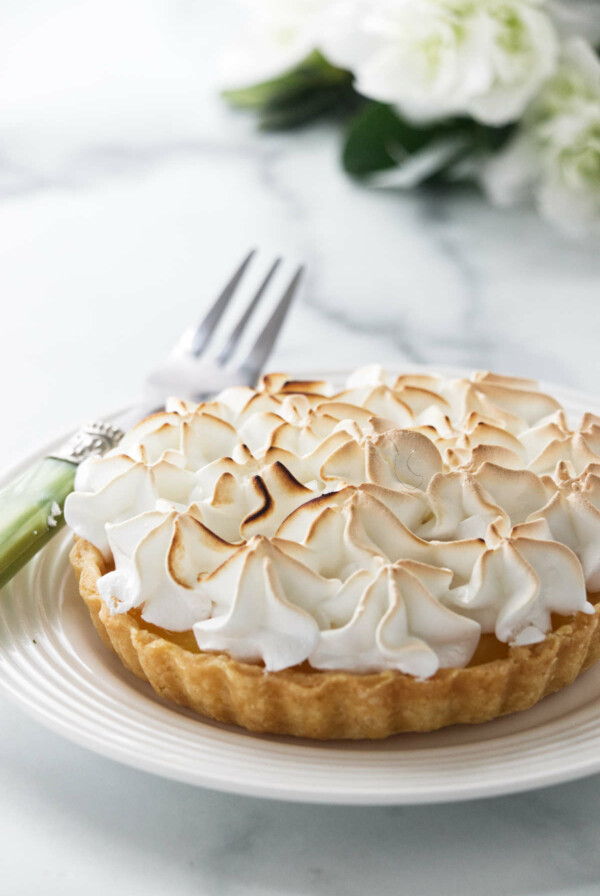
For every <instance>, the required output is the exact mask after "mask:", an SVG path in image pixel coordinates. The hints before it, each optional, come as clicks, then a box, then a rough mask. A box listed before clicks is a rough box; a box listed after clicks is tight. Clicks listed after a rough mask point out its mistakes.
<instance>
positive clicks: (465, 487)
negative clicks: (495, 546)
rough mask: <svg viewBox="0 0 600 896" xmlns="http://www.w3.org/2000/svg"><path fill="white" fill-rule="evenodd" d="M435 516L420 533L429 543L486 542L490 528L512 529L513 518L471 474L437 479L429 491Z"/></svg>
mask: <svg viewBox="0 0 600 896" xmlns="http://www.w3.org/2000/svg"><path fill="white" fill-rule="evenodd" d="M426 498H427V502H428V504H429V507H430V509H431V514H430V516H429V518H428V519H427V520H425V521H424V522H423V523H422V524H421V526H420V527H419V528H418V529H417V530H416V534H418V535H419V537H420V538H425V539H427V541H432V540H435V541H462V540H464V539H468V538H485V537H486V534H487V531H488V528H489V527H490V526H493V525H496V526H502V528H504V529H506V528H508V529H510V527H511V523H510V518H509V516H508V514H507V513H506V511H505V510H503V509H502V508H501V507H500V506H499V505H498V504H496V503H495V502H494V501H493V500H492V499H491V498H490V497H489V495H488V494H487V493H486V491H485V490H484V488H483V487H482V486H481V485H480V483H479V482H477V480H476V479H475V478H474V477H473V476H471V475H469V474H468V473H445V474H438V475H436V476H434V477H433V479H432V480H431V482H430V483H429V487H428V489H427V495H426Z"/></svg>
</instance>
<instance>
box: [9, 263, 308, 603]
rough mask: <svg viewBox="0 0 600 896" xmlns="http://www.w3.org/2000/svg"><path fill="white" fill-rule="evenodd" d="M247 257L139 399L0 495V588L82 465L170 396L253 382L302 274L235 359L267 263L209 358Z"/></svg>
mask: <svg viewBox="0 0 600 896" xmlns="http://www.w3.org/2000/svg"><path fill="white" fill-rule="evenodd" d="M255 254H256V250H254V249H253V250H252V251H251V252H250V253H249V254H248V255H247V256H246V257H245V258H244V260H243V261H242V263H241V264H240V265H239V267H238V268H237V270H236V271H235V273H234V274H233V276H232V277H231V279H230V280H229V281H228V283H227V284H226V286H225V287H224V288H223V290H222V292H221V293H220V295H219V297H218V298H217V300H216V301H215V303H214V304H213V305H212V307H211V308H210V310H209V311H208V313H207V314H206V315H205V317H204V318H203V319H202V321H201V322H200V323H199V324H198V325H197V326H196V327H192V328H191V329H189V330H186V331H185V333H184V334H183V336H182V337H181V339H180V340H179V341H178V342H177V343H176V345H175V346H174V347H173V349H172V350H171V351H170V352H169V354H168V355H167V356H166V358H164V359H163V361H162V362H161V363H160V364H159V365H158V366H157V367H156V368H155V369H154V370H153V371H152V372H151V373H150V375H149V376H148V377H147V378H146V381H145V384H144V392H143V395H142V397H141V399H140V401H139V402H137V403H136V404H135V406H134V407H133V408H130V409H128V410H127V411H125V412H124V413H123V414H121V415H119V416H118V417H115V418H111V420H110V421H94V422H92V423H88V424H86V425H85V426H83V427H82V428H81V429H79V430H78V431H77V432H76V433H75V434H74V435H73V436H72V437H71V438H70V439H69V440H68V442H66V444H64V445H62V446H61V447H60V448H59V449H57V450H56V451H54V452H52V454H51V455H49V456H48V457H46V458H45V459H44V460H43V461H42V462H41V463H39V464H37V465H36V466H35V467H33V468H30V469H28V470H26V471H25V472H24V473H22V474H21V475H20V476H19V478H18V479H16V480H15V481H14V482H11V483H10V484H9V485H7V486H5V487H4V488H3V489H2V490H1V491H0V588H1V587H2V586H3V585H4V584H5V583H6V582H8V580H9V579H11V578H12V577H13V576H14V574H15V573H16V572H17V571H18V570H19V569H20V568H21V567H22V566H23V565H24V564H25V563H26V562H27V561H28V560H29V559H30V558H31V557H33V556H34V554H36V553H37V552H38V551H39V550H40V548H42V547H43V546H44V545H45V544H46V543H47V542H48V541H49V540H50V538H51V537H52V536H53V535H54V534H55V533H56V532H57V531H58V530H59V529H60V528H61V526H62V524H63V522H64V518H63V507H64V502H65V499H66V497H67V495H68V494H69V493H70V492H71V491H72V490H73V485H74V481H75V473H76V470H77V466H78V465H79V464H80V463H81V462H82V461H83V460H85V459H87V458H88V457H94V456H101V455H102V454H105V453H106V452H107V451H108V450H110V449H111V448H114V447H115V446H116V445H118V443H119V441H120V440H121V438H122V437H123V434H124V432H125V431H127V429H130V428H131V426H133V425H134V424H135V423H137V422H138V421H139V420H141V419H142V418H143V417H145V416H147V415H148V414H150V413H153V412H155V411H158V410H160V409H161V408H162V407H164V403H165V400H166V399H167V398H168V397H169V396H171V395H176V396H177V397H180V398H186V399H191V400H192V401H198V402H199V401H202V400H204V399H205V398H207V397H209V396H210V395H212V394H214V393H215V392H219V391H220V390H221V389H224V388H226V387H228V386H233V385H247V386H251V385H253V384H254V383H255V381H256V379H257V377H258V375H259V373H260V372H261V370H262V368H263V366H264V364H265V362H266V360H267V358H268V357H269V355H270V353H271V351H272V349H273V346H274V344H275V341H276V339H277V336H278V335H279V331H280V330H281V327H282V325H283V322H284V320H285V317H286V315H287V312H288V310H289V308H290V305H291V303H292V300H293V298H294V296H295V295H296V293H297V290H298V286H299V283H300V280H301V277H302V273H303V267H302V266H300V267H299V268H298V269H297V270H296V272H295V273H294V275H293V277H292V279H291V280H290V281H289V282H288V284H287V286H286V287H285V289H284V290H283V294H282V295H281V297H280V298H279V301H278V302H277V304H276V306H275V308H274V310H273V311H272V313H271V315H270V317H269V319H268V320H267V322H266V324H265V326H264V327H263V328H262V330H261V332H260V333H259V335H258V336H257V338H256V340H255V341H254V343H253V344H252V346H251V348H250V349H249V350H248V351H247V352H245V353H244V354H243V356H242V357H241V358H240V359H238V360H237V361H235V360H233V359H234V355H235V353H236V349H237V348H238V346H239V344H240V340H241V338H242V336H243V335H244V333H245V332H246V331H247V329H248V324H249V322H250V319H251V317H252V315H253V314H254V312H255V311H256V309H257V308H258V306H259V305H260V304H261V302H262V299H263V297H264V296H265V295H266V294H267V293H268V291H269V290H268V287H269V285H270V284H271V281H272V279H273V277H274V275H275V272H276V270H277V268H278V267H279V265H280V263H281V259H280V258H277V259H275V261H274V262H273V264H272V265H271V266H270V268H269V269H268V272H267V274H266V276H265V277H264V278H263V279H262V281H261V283H260V285H259V287H258V289H257V290H256V291H255V293H254V295H253V296H252V298H251V300H250V302H249V303H248V305H247V306H246V308H245V311H244V312H243V314H242V315H241V317H240V319H239V320H238V322H237V324H236V325H235V327H234V328H233V329H232V330H231V332H230V333H229V335H228V337H227V339H226V340H225V342H224V344H223V345H222V346H221V348H220V349H218V351H217V353H216V354H211V351H210V350H211V348H212V347H213V345H214V343H215V342H216V339H215V336H216V333H217V329H218V326H219V323H220V321H221V319H222V317H223V315H224V313H225V311H226V309H227V307H228V306H229V304H230V302H231V300H232V299H233V297H234V295H236V294H237V292H238V287H239V284H240V282H241V281H242V279H243V277H244V274H245V273H246V270H247V269H248V267H249V265H250V263H251V261H252V259H253V257H254V256H255Z"/></svg>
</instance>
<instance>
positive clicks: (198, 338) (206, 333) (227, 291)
mask: <svg viewBox="0 0 600 896" xmlns="http://www.w3.org/2000/svg"><path fill="white" fill-rule="evenodd" d="M255 254H256V249H252V250H251V251H250V252H249V253H248V255H247V256H246V257H245V258H244V260H243V261H242V263H241V265H240V266H239V268H238V269H237V270H236V272H235V274H234V275H233V277H232V278H231V280H230V281H229V283H228V284H227V285H226V286H225V288H224V289H223V291H222V293H221V294H220V296H219V297H218V299H217V301H216V302H215V303H214V305H213V306H212V308H211V309H210V310H209V311H208V313H207V314H206V316H205V317H204V319H203V320H202V321H201V323H199V324H198V327H197V328H196V331H195V332H194V334H193V335H192V337H191V342H190V348H189V350H190V352H191V353H192V354H193V355H196V356H197V355H200V354H201V353H202V352H203V351H204V349H205V348H206V345H207V343H208V340H209V339H210V337H211V336H212V334H213V331H214V330H215V329H216V327H217V324H218V323H219V320H220V319H221V316H222V315H223V313H224V311H225V309H226V308H227V306H228V304H229V302H230V300H231V298H232V296H233V294H234V292H235V291H236V289H237V285H238V283H239V282H240V280H241V279H242V277H243V276H244V272H245V270H246V268H247V267H248V265H249V263H250V261H251V259H252V258H253V257H254V255H255Z"/></svg>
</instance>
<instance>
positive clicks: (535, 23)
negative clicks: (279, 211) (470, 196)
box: [224, 0, 600, 236]
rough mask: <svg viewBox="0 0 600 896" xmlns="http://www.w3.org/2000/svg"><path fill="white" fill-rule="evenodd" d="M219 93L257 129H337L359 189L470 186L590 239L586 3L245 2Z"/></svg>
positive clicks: (599, 225)
mask: <svg viewBox="0 0 600 896" xmlns="http://www.w3.org/2000/svg"><path fill="white" fill-rule="evenodd" d="M245 2H246V5H249V6H250V7H251V9H252V12H253V16H252V18H251V20H250V24H249V27H248V28H247V29H246V31H245V32H244V34H243V36H242V39H241V40H240V41H239V42H238V43H237V45H236V46H234V47H232V48H231V50H230V52H229V54H228V57H227V59H226V71H227V78H228V81H229V82H230V83H232V84H234V85H235V86H234V87H233V88H232V89H228V90H226V91H225V92H224V95H225V97H226V99H227V100H228V101H229V102H230V103H232V104H233V105H235V106H238V107H240V108H246V109H250V110H253V111H254V112H255V113H257V115H258V118H259V123H260V126H261V127H262V128H264V129H276V128H287V127H293V126H296V125H299V124H303V123H305V122H307V121H309V120H311V119H313V118H315V117H316V116H318V115H324V114H326V113H329V114H331V115H333V114H335V115H336V116H338V117H340V116H341V115H342V114H344V115H346V116H348V118H349V121H348V126H347V132H346V136H345V143H344V150H343V156H342V158H343V165H344V168H345V170H346V171H347V172H348V173H349V174H351V175H353V176H355V177H359V178H362V179H364V180H365V181H366V182H367V183H368V184H369V185H373V186H380V187H381V186H396V187H404V188H410V187H415V186H417V185H419V184H423V183H426V182H429V183H430V182H438V183H440V182H445V183H449V182H456V181H460V180H465V179H470V180H475V181H476V182H477V183H478V184H480V185H481V187H482V188H483V189H484V190H485V192H486V194H487V195H488V196H489V197H490V199H491V200H492V201H494V202H495V203H498V204H509V203H513V202H516V201H520V200H526V199H528V198H532V197H533V199H534V200H535V202H536V204H537V206H538V208H539V210H540V212H541V213H542V214H543V215H545V216H546V217H547V218H548V219H550V220H551V221H553V222H555V223H556V224H557V225H558V226H559V227H560V228H562V229H563V230H564V231H566V232H567V233H569V234H572V235H575V236H579V235H585V234H588V233H593V232H595V233H599V232H600V61H599V59H598V56H597V55H596V51H595V49H594V48H595V45H596V42H599V41H600V0H245Z"/></svg>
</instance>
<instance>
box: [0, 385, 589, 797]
mask: <svg viewBox="0 0 600 896" xmlns="http://www.w3.org/2000/svg"><path fill="white" fill-rule="evenodd" d="M444 372H447V371H444ZM452 372H453V373H454V372H457V371H452ZM458 372H460V371H458ZM548 389H549V391H551V392H552V393H553V394H555V395H556V396H557V397H558V398H559V399H560V400H561V401H563V403H564V404H565V406H566V407H567V408H569V409H570V410H572V411H573V412H574V413H581V412H582V411H584V410H596V411H597V410H598V409H599V408H600V401H599V400H598V399H592V398H589V397H586V396H582V395H580V394H576V393H573V392H570V391H567V390H564V389H559V388H557V387H552V386H549V387H548ZM50 447H51V446H47V448H46V451H41V452H39V455H38V456H40V457H41V456H43V455H44V454H45V453H46V452H47V451H48V450H50ZM35 459H36V458H29V459H28V461H27V462H26V463H30V462H31V461H32V460H35ZM24 466H25V464H23V465H22V467H24ZM19 469H20V468H15V469H13V470H11V471H9V472H8V473H6V474H5V476H3V477H2V478H1V480H0V485H1V484H2V482H6V481H8V479H9V478H12V477H13V476H14V475H15V474H17V473H18V472H19ZM70 544H71V538H70V535H69V533H68V532H63V533H61V534H60V535H59V536H57V538H56V539H55V540H54V541H53V542H52V543H51V544H50V545H49V546H48V547H47V548H46V549H45V550H44V551H43V552H42V553H41V554H40V555H39V556H38V557H37V558H36V559H35V560H33V561H32V562H31V563H30V564H29V565H28V567H26V569H24V570H23V571H22V572H21V573H19V575H18V576H16V578H15V579H14V580H13V582H11V583H10V584H9V585H8V586H7V587H6V589H5V590H4V591H2V592H1V593H0V689H1V690H2V691H3V692H4V693H6V694H7V695H8V696H9V697H11V698H12V699H13V700H14V701H15V702H17V703H18V704H19V705H20V706H22V707H23V709H25V710H26V711H27V712H29V713H30V714H31V715H33V716H35V717H36V718H38V719H39V720H40V721H41V722H42V723H43V724H45V725H47V726H48V727H50V728H52V729H54V730H55V731H57V732H59V733H60V734H62V735H64V736H65V737H67V738H69V739H70V740H72V741H75V742H76V743H79V744H81V745H82V746H85V747H88V748H89V749H91V750H94V751H96V752H97V753H101V754H102V755H104V756H108V757H110V758H112V759H116V760H118V761H120V762H124V763H126V764H129V765H131V766H134V767H136V768H140V769H145V770H146V771H149V772H153V773H155V774H158V775H164V776H165V777H169V778H175V779H177V780H180V781H186V782H188V783H190V784H196V785H201V786H205V787H211V788H215V789H219V790H227V791H231V792H234V793H241V794H248V795H254V796H263V797H270V798H273V799H287V800H298V801H304V802H320V803H354V804H385V803H387V804H409V803H429V802H445V801H449V800H462V799H470V798H474V797H483V796H491V795H495V794H505V793H511V792H515V791H521V790H528V789H533V788H536V787H541V786H543V785H547V784H553V783H557V782H560V781H566V780H569V779H572V778H577V777H581V776H584V775H587V774H590V773H592V772H595V771H599V770H600V699H599V698H600V664H599V665H598V666H597V667H596V668H595V669H592V670H590V671H589V672H587V673H586V674H584V675H583V676H582V677H581V678H580V679H578V681H576V682H575V683H574V684H573V685H571V686H570V687H569V688H567V689H566V690H564V691H563V692H561V693H559V694H556V695H554V696H552V697H549V698H547V699H546V700H544V701H543V702H542V703H541V704H539V705H538V706H536V707H534V708H533V709H531V710H528V711H527V712H524V713H520V714H518V715H513V716H508V717H507V718H504V719H499V720H497V721H495V722H489V723H487V724H485V725H480V726H462V727H454V728H448V729H445V730H442V731H440V732H434V733H431V734H424V735H399V736H397V737H393V738H390V739H388V740H385V741H378V742H364V741H361V742H358V743H343V742H334V743H325V744H321V743H314V742H310V741H300V740H295V739H292V738H281V737H268V736H259V735H254V734H250V733H249V732H245V731H242V730H239V729H237V728H232V727H228V726H226V725H219V724H217V723H212V722H208V721H204V720H202V719H200V718H198V717H196V716H194V715H193V714H192V713H191V712H189V711H187V710H184V709H178V708H175V707H173V706H171V705H168V704H167V703H165V702H164V701H162V700H161V699H160V698H159V697H157V696H156V694H155V693H154V691H153V690H152V689H151V688H150V686H149V685H145V684H143V683H142V682H140V681H138V679H137V678H135V676H133V675H131V674H130V673H129V672H127V671H126V670H125V669H124V668H123V666H122V665H121V663H120V662H119V660H118V659H117V658H116V657H115V656H113V655H112V654H111V653H110V652H109V651H108V650H106V648H105V647H104V646H103V645H102V644H101V642H100V640H99V638H98V636H97V635H96V632H95V630H94V629H93V626H92V624H91V621H90V618H89V616H88V614H87V610H86V609H85V608H84V606H83V603H82V601H81V600H80V598H79V596H78V593H77V586H76V583H75V578H74V576H73V574H72V572H71V570H70V567H69V563H68V553H69V549H70Z"/></svg>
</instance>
